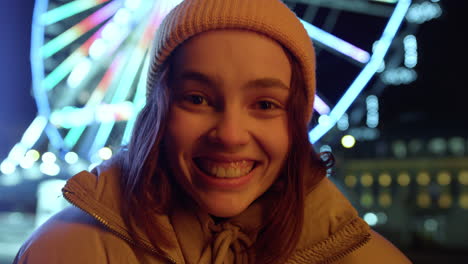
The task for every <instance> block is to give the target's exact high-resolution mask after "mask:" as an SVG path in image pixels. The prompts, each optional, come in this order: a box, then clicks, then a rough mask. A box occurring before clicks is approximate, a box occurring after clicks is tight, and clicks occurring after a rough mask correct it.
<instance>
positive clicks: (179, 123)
mask: <svg viewBox="0 0 468 264" xmlns="http://www.w3.org/2000/svg"><path fill="white" fill-rule="evenodd" d="M202 123H203V122H202V121H201V120H198V119H197V118H196V117H194V116H192V115H190V114H187V113H186V112H184V111H182V110H181V109H178V108H177V107H174V108H173V109H171V114H170V115H169V121H168V129H167V137H166V138H167V142H166V143H167V148H168V151H169V155H170V156H172V157H174V156H178V157H180V155H183V154H184V153H190V151H191V149H192V147H193V146H194V144H195V143H196V141H197V140H198V139H199V137H200V135H201V134H202V133H203V131H202V128H203V127H202V125H200V124H202Z"/></svg>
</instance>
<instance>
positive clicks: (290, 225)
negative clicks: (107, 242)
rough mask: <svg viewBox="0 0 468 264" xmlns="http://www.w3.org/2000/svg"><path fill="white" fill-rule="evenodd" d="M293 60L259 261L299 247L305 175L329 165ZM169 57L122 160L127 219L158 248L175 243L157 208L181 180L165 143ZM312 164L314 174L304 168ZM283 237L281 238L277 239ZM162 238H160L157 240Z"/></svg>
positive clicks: (257, 248)
mask: <svg viewBox="0 0 468 264" xmlns="http://www.w3.org/2000/svg"><path fill="white" fill-rule="evenodd" d="M286 53H287V54H288V57H290V60H291V64H292V78H291V88H292V89H291V94H290V97H289V100H288V109H287V110H288V120H289V124H288V127H289V135H290V140H291V142H290V143H291V144H290V146H291V149H290V151H289V153H288V157H287V159H286V162H285V164H284V166H283V169H282V170H281V175H280V177H279V178H278V182H277V183H275V186H281V187H280V188H271V191H275V192H278V195H277V196H276V197H278V201H277V202H276V203H275V205H276V206H275V208H274V210H273V211H272V212H271V214H270V215H269V217H268V218H267V221H266V223H265V224H264V225H263V227H262V229H261V230H260V231H259V236H258V239H257V241H256V242H255V244H254V245H253V247H252V248H251V249H252V250H254V253H255V255H256V259H257V261H256V263H284V261H285V260H286V259H287V257H288V256H290V255H291V254H292V252H293V250H294V249H295V247H296V244H297V242H298V240H299V237H300V233H301V230H302V225H303V217H304V196H305V191H306V188H305V183H304V182H305V181H304V177H311V179H312V180H309V181H308V183H312V185H313V184H315V183H316V182H318V181H319V180H320V179H321V178H322V177H323V176H324V175H325V171H326V167H327V166H326V165H325V164H324V163H323V162H322V160H321V159H320V158H319V156H318V155H317V154H316V153H315V152H314V150H313V148H312V145H311V144H310V143H309V139H308V133H307V124H306V123H305V122H304V120H306V118H307V117H306V114H307V112H308V111H307V109H306V107H307V94H306V87H305V84H304V81H303V79H302V73H301V68H300V67H299V64H298V63H297V62H295V60H293V59H291V55H290V54H289V52H286ZM170 63H171V58H169V59H168V60H167V61H166V63H165V64H164V65H163V66H162V67H160V71H159V72H158V73H157V78H156V80H157V81H156V83H155V84H154V87H153V90H152V92H151V94H149V95H147V102H146V105H145V107H144V108H143V109H142V111H141V113H140V114H139V116H138V118H137V121H136V123H135V128H134V131H133V135H132V138H131V140H130V143H129V145H128V151H126V155H125V158H124V162H123V165H122V170H123V173H122V181H121V185H122V190H123V194H124V197H123V199H122V202H123V210H124V215H125V217H126V221H127V222H130V221H131V219H139V222H138V223H135V224H137V225H139V226H141V227H142V228H143V230H145V231H146V232H147V233H148V235H149V238H150V239H151V240H152V242H153V245H154V246H155V247H156V248H157V249H159V250H160V249H161V246H169V247H170V246H173V241H171V239H170V237H169V236H167V235H166V231H165V230H164V228H163V227H162V226H161V225H158V223H157V221H155V216H156V215H158V214H167V213H169V210H170V208H172V205H173V203H174V201H176V199H177V197H176V196H175V195H173V194H174V190H175V188H177V184H175V182H173V179H172V178H171V177H170V176H169V175H168V170H167V168H166V166H165V164H167V163H166V162H164V157H163V155H161V154H162V148H161V144H162V143H163V142H162V139H163V137H164V134H165V132H166V126H167V117H168V114H169V110H170V109H169V108H170V99H171V95H170V89H169V87H168V86H169V78H170ZM310 167H312V168H313V170H312V174H308V175H305V173H304V172H305V171H309V170H308V169H310ZM278 238H281V239H278ZM156 239H157V241H156Z"/></svg>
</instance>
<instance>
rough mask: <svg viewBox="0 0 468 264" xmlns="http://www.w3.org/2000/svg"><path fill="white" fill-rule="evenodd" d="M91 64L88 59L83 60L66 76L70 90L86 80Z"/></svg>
mask: <svg viewBox="0 0 468 264" xmlns="http://www.w3.org/2000/svg"><path fill="white" fill-rule="evenodd" d="M91 67H92V63H91V60H90V59H88V58H83V59H82V60H81V61H80V62H79V63H78V64H77V65H76V66H75V68H74V69H73V71H72V72H71V73H70V76H68V79H67V84H68V86H69V87H70V88H76V87H77V86H78V85H80V83H81V82H82V81H83V80H84V79H85V78H86V75H88V73H89V71H90V70H91Z"/></svg>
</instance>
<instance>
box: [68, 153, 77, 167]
mask: <svg viewBox="0 0 468 264" xmlns="http://www.w3.org/2000/svg"><path fill="white" fill-rule="evenodd" d="M78 159H79V157H78V154H76V153H75V152H68V153H67V154H65V161H66V162H67V163H68V164H75V163H77V162H78Z"/></svg>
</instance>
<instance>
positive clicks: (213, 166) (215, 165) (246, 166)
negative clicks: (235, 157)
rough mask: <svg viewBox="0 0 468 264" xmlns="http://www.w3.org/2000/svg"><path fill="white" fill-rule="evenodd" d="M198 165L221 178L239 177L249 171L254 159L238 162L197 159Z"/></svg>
mask: <svg viewBox="0 0 468 264" xmlns="http://www.w3.org/2000/svg"><path fill="white" fill-rule="evenodd" d="M196 163H197V165H198V166H199V168H200V169H201V170H203V171H204V172H205V173H208V174H210V175H211V176H214V177H219V178H237V177H241V176H244V175H246V174H247V173H249V172H250V171H251V170H252V168H253V166H254V162H253V161H246V160H243V161H236V162H214V161H210V160H206V159H199V160H197V162H196Z"/></svg>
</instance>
